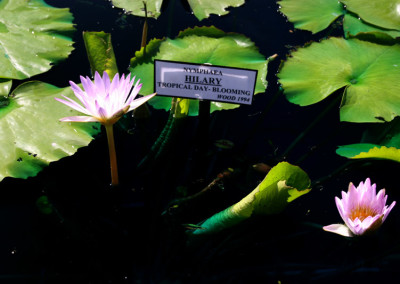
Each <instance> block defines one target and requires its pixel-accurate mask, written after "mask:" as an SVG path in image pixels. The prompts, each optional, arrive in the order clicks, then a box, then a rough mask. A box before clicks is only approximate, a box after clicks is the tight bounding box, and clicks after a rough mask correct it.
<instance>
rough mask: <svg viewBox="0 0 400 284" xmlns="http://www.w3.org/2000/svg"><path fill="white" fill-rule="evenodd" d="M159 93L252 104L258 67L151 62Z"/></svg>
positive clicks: (156, 90)
mask: <svg viewBox="0 0 400 284" xmlns="http://www.w3.org/2000/svg"><path fill="white" fill-rule="evenodd" d="M154 76H155V78H154V89H155V92H156V93H157V95H158V96H167V97H179V98H188V99H198V100H209V101H216V102H225V103H233V104H243V105H251V103H252V101H253V95H254V89H255V85H256V79H257V70H250V69H240V68H231V67H224V66H216V65H207V64H193V63H185V62H176V61H166V60H155V61H154Z"/></svg>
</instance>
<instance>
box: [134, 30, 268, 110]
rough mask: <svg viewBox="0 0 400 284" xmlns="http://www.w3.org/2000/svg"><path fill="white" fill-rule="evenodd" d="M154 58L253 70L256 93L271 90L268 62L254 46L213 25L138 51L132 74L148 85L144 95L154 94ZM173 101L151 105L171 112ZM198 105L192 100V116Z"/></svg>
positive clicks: (219, 105) (214, 106)
mask: <svg viewBox="0 0 400 284" xmlns="http://www.w3.org/2000/svg"><path fill="white" fill-rule="evenodd" d="M154 59H162V60H170V61H182V62H189V63H199V64H204V63H209V64H212V65H220V66H227V67H238V68H246V69H253V70H257V71H258V75H257V82H256V86H255V93H261V92H264V91H265V88H266V87H267V81H266V79H265V78H266V76H267V66H268V60H266V59H265V57H264V56H263V55H261V54H260V53H259V52H258V49H257V47H256V46H255V45H254V43H253V42H251V41H250V40H249V39H248V38H246V37H245V36H243V35H240V34H236V33H225V32H223V31H221V30H219V29H217V28H215V27H213V26H212V27H195V28H193V29H187V30H185V31H183V32H181V33H180V34H179V35H178V37H177V38H176V39H163V40H160V39H155V40H152V41H150V43H149V44H148V45H147V46H146V47H145V48H142V49H141V50H140V51H138V52H136V54H135V57H134V58H132V59H131V66H130V71H131V72H132V73H133V74H135V75H136V76H138V77H139V78H141V79H142V80H143V81H146V82H147V84H146V85H143V87H142V89H141V94H143V95H148V94H151V93H154ZM171 100H172V99H171V98H168V97H161V96H155V97H154V98H153V99H152V100H150V101H149V104H151V105H152V106H153V107H154V108H156V109H165V110H169V109H170V107H171ZM198 104H199V102H198V101H197V100H191V102H190V106H189V115H192V116H193V115H198ZM237 107H239V105H236V104H228V103H220V102H212V103H211V112H213V111H215V110H221V109H233V108H237Z"/></svg>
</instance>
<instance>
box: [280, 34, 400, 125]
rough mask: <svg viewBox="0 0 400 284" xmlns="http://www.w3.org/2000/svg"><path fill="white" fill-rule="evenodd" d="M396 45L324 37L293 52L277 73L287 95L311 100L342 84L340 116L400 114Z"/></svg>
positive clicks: (367, 118)
mask: <svg viewBox="0 0 400 284" xmlns="http://www.w3.org/2000/svg"><path fill="white" fill-rule="evenodd" d="M397 62H400V46H398V45H393V46H386V45H378V44H374V43H370V42H366V41H361V40H357V39H349V40H345V39H341V38H330V39H327V40H323V41H321V42H319V43H317V42H315V43H312V44H311V45H309V46H307V47H305V48H299V49H298V50H297V51H295V52H293V53H292V54H291V56H290V57H289V58H288V59H287V61H286V62H285V63H284V65H283V67H282V68H281V70H280V72H279V74H278V77H279V81H280V83H281V84H282V87H283V89H284V92H285V94H286V97H287V99H288V100H289V101H290V102H292V103H295V104H298V105H300V106H306V105H311V104H314V103H317V102H319V101H321V100H323V99H325V98H326V97H328V96H329V95H331V94H332V93H334V92H335V91H337V90H339V89H342V88H344V95H343V99H342V105H341V108H340V119H341V121H350V122H383V121H391V120H392V119H394V118H395V117H396V116H399V115H400V104H399V103H398V102H399V101H400V64H397Z"/></svg>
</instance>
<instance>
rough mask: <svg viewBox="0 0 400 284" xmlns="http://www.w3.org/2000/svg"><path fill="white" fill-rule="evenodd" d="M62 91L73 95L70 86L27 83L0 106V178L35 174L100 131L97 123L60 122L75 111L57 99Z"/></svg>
mask: <svg viewBox="0 0 400 284" xmlns="http://www.w3.org/2000/svg"><path fill="white" fill-rule="evenodd" d="M61 94H63V95H66V96H70V97H73V92H72V90H71V89H70V88H64V89H60V88H57V87H55V86H52V85H49V84H45V83H41V82H27V83H25V84H22V85H20V86H19V87H17V88H16V89H15V90H14V92H13V93H12V96H10V98H9V99H8V100H5V101H4V103H3V104H2V106H0V160H1V164H0V180H2V179H3V178H5V177H7V176H9V177H16V178H27V177H30V176H35V175H36V174H37V173H38V172H39V171H40V170H41V169H42V168H43V167H45V166H47V165H48V164H49V163H50V162H53V161H56V160H59V159H61V158H63V157H65V156H69V155H72V154H74V153H75V152H76V151H77V149H78V148H80V147H82V146H86V145H88V144H89V142H90V141H91V140H92V136H93V135H94V134H96V133H98V132H99V130H100V126H99V125H98V124H95V123H66V122H60V121H59V119H60V118H62V117H66V116H71V115H74V114H75V113H76V111H74V110H72V109H71V108H69V107H67V106H65V105H64V104H61V103H59V102H58V101H56V100H55V99H54V97H56V96H57V97H60V96H61Z"/></svg>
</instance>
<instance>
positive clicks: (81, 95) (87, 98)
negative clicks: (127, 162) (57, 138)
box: [55, 71, 155, 185]
mask: <svg viewBox="0 0 400 284" xmlns="http://www.w3.org/2000/svg"><path fill="white" fill-rule="evenodd" d="M80 78H81V82H82V86H83V90H82V89H81V88H80V87H79V86H78V85H76V84H75V83H74V82H72V81H70V82H69V83H70V85H71V89H72V90H73V91H74V94H75V96H76V97H77V98H78V100H79V101H80V102H81V104H79V103H78V102H76V101H74V100H73V99H70V98H68V97H66V96H63V97H64V98H65V100H64V99H60V98H55V99H56V100H57V101H59V102H61V103H63V104H66V105H67V106H69V107H71V108H73V109H75V110H77V111H79V112H81V113H83V114H86V116H69V117H64V118H62V119H60V120H61V121H73V122H100V123H101V124H103V125H104V127H105V128H106V132H107V140H108V149H109V154H110V166H111V184H112V185H117V184H118V183H119V181H118V169H117V155H116V152H115V145H114V132H113V125H114V123H116V122H117V121H118V120H119V119H120V118H121V117H122V116H123V115H124V114H125V113H127V112H129V111H131V110H133V109H135V108H137V107H138V106H140V105H141V104H143V103H145V102H146V101H148V100H149V99H151V98H152V97H154V96H155V94H152V95H148V96H145V97H142V98H140V99H136V100H135V97H136V95H137V94H138V93H139V91H140V88H141V87H142V84H139V81H140V80H138V81H137V82H136V84H135V85H133V84H134V83H135V77H133V78H132V79H131V74H129V75H128V76H126V77H125V75H122V76H121V78H120V77H119V75H118V74H116V75H115V76H114V78H113V80H112V82H110V78H109V77H108V74H107V72H105V71H104V73H103V77H101V76H100V75H99V73H97V72H96V73H95V75H94V82H92V80H90V78H89V77H86V78H85V77H83V76H81V77H80Z"/></svg>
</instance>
